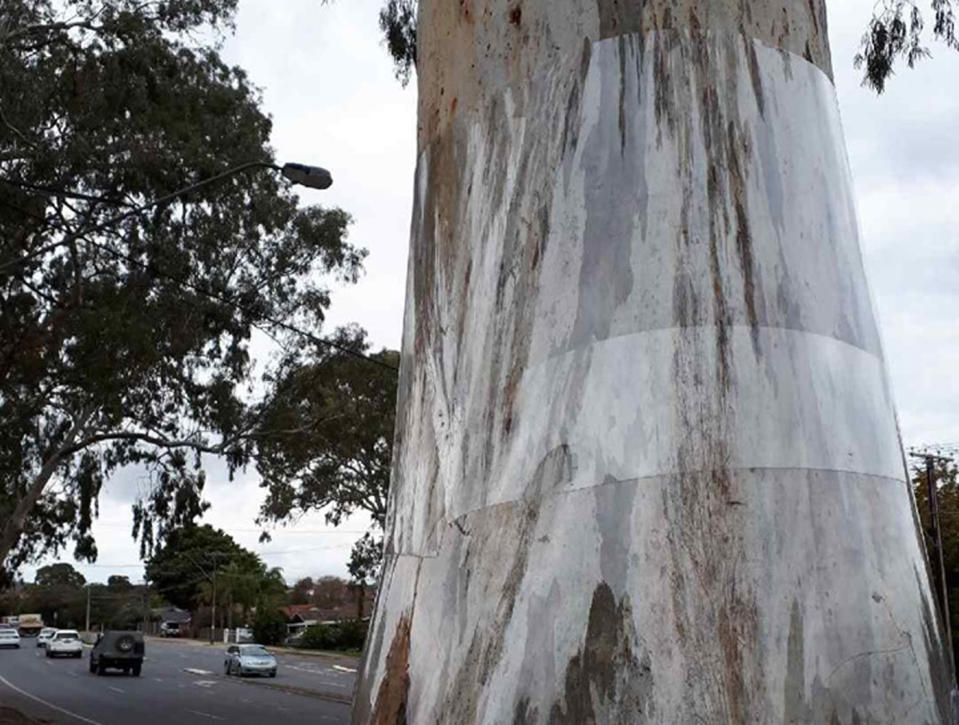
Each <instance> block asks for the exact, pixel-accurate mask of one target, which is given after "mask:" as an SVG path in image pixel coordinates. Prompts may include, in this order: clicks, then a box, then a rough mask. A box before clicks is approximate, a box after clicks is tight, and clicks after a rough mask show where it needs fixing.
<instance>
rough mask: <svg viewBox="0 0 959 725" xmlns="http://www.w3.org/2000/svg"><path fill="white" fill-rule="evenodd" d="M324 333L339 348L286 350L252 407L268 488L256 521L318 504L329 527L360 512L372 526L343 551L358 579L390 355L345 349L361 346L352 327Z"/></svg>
mask: <svg viewBox="0 0 959 725" xmlns="http://www.w3.org/2000/svg"><path fill="white" fill-rule="evenodd" d="M332 339H333V340H334V341H335V342H336V343H337V345H338V347H339V348H340V349H326V350H307V351H305V352H301V351H294V352H292V353H290V354H289V355H287V356H286V357H285V359H284V360H283V361H282V363H281V365H280V366H279V370H278V372H277V374H276V375H275V376H274V377H272V378H271V379H270V394H269V395H268V397H267V399H266V401H265V402H264V403H263V405H262V406H261V407H260V408H259V409H258V410H257V412H256V418H257V420H258V426H259V427H258V428H257V430H256V431H255V436H256V441H257V446H256V452H255V460H256V467H257V471H258V472H259V473H260V475H261V476H262V479H263V480H262V484H261V485H262V486H263V487H264V488H266V490H267V495H266V500H265V502H264V503H263V506H262V508H261V512H260V521H261V522H270V523H281V522H285V521H289V520H290V519H291V518H293V517H295V516H297V515H299V514H302V513H304V512H307V511H323V512H324V513H325V515H326V520H327V521H328V522H329V523H331V524H333V525H334V526H337V525H339V524H340V523H341V522H342V521H343V520H344V519H345V518H346V517H347V516H349V515H350V514H353V513H354V512H357V511H364V512H366V513H368V514H369V515H370V517H371V518H372V520H373V528H374V532H373V533H370V534H368V535H367V536H365V537H364V538H363V539H361V540H360V542H358V544H357V545H356V547H354V549H353V552H352V556H351V572H352V573H354V576H359V575H362V576H363V581H365V580H366V578H367V577H368V576H369V573H370V572H371V571H374V570H375V569H376V568H377V566H378V564H379V559H380V549H381V548H382V544H381V542H382V536H381V533H382V530H383V526H384V524H385V521H386V506H387V493H388V490H389V482H390V466H391V463H392V459H393V425H394V418H395V415H396V384H397V372H396V367H397V366H398V364H399V354H398V353H396V352H393V351H389V350H383V351H381V352H379V353H376V354H373V355H371V356H370V357H371V358H372V359H373V360H374V361H378V362H380V363H382V365H380V366H377V365H374V364H371V363H370V362H369V361H368V360H361V359H358V358H356V357H355V356H351V355H350V354H348V353H346V352H344V350H352V351H355V352H364V353H365V352H366V351H367V350H368V348H369V345H368V343H367V342H366V337H365V333H364V332H363V331H362V330H360V329H358V328H355V327H352V328H346V329H340V330H338V331H337V333H336V334H335V335H334V336H333V338H332ZM291 432H295V435H291V434H290V433H291ZM354 562H355V564H354Z"/></svg>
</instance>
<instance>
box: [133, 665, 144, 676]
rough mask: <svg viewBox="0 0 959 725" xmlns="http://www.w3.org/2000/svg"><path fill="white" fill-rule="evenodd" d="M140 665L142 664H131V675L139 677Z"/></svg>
mask: <svg viewBox="0 0 959 725" xmlns="http://www.w3.org/2000/svg"><path fill="white" fill-rule="evenodd" d="M142 666H143V665H133V676H134V677H139V676H140V668H141V667H142Z"/></svg>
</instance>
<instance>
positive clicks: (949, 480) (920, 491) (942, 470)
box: [912, 460, 959, 670]
mask: <svg viewBox="0 0 959 725" xmlns="http://www.w3.org/2000/svg"><path fill="white" fill-rule="evenodd" d="M912 473H913V478H912V482H913V487H914V490H915V494H916V506H917V507H918V509H919V519H920V521H921V522H922V532H923V536H924V538H925V544H926V555H927V556H928V557H929V571H930V572H931V573H932V580H933V586H934V587H935V589H936V591H938V590H939V588H940V578H939V562H938V560H937V559H936V558H935V555H934V552H935V551H936V549H935V543H936V542H935V539H934V538H933V536H932V533H933V530H932V517H931V515H930V512H929V488H928V486H927V484H926V467H925V464H922V465H916V466H914V467H913V469H912ZM933 477H934V480H935V484H936V488H937V490H938V497H939V526H940V529H941V532H940V534H941V536H942V558H943V564H944V566H945V570H946V589H947V593H948V595H949V617H950V619H951V621H952V623H953V627H952V652H953V656H954V657H955V656H956V654H957V652H959V468H957V467H956V464H955V463H949V462H947V461H943V460H939V461H937V462H936V464H935V466H934V468H933ZM956 665H957V670H959V658H957V660H956Z"/></svg>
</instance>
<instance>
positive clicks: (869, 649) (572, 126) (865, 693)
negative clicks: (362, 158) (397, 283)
mask: <svg viewBox="0 0 959 725" xmlns="http://www.w3.org/2000/svg"><path fill="white" fill-rule="evenodd" d="M420 7H421V10H420V25H419V27H420V33H421V36H420V38H421V45H420V55H419V57H420V68H419V72H420V98H421V100H420V145H419V149H420V157H419V165H418V170H417V178H416V204H415V210H414V220H413V231H412V248H411V254H410V268H409V269H410V272H409V291H408V297H407V308H406V329H405V338H404V345H403V354H404V358H403V364H402V376H401V384H400V391H401V392H400V407H399V418H398V426H397V430H398V434H397V452H396V459H395V467H394V480H393V491H392V500H391V513H390V519H389V532H388V538H387V552H386V563H385V568H384V572H383V577H382V582H381V588H380V592H379V595H378V600H377V607H376V614H375V621H374V626H373V628H372V631H371V635H370V642H369V645H368V649H367V652H366V657H365V662H364V665H363V669H362V674H361V681H360V684H359V687H358V690H357V697H356V705H355V712H354V716H353V722H354V723H355V724H356V725H361V724H362V725H365V724H366V723H375V724H376V725H398V724H399V723H409V725H473V724H474V723H484V724H488V725H494V724H495V725H501V724H504V723H512V724H514V725H520V724H522V725H532V724H534V723H536V724H544V725H545V724H550V725H555V724H558V723H569V724H570V725H584V724H585V723H597V724H607V723H608V724H616V725H620V724H621V725H627V724H628V725H641V724H642V723H650V724H652V723H657V724H659V723H662V724H664V725H686V724H693V723H703V724H706V723H708V724H709V725H726V724H736V725H739V724H742V723H756V724H757V725H770V724H773V723H797V724H798V723H824V724H825V723H829V724H831V725H832V724H836V723H839V724H842V725H849V724H851V723H871V724H873V725H894V724H895V725H902V724H903V723H930V724H933V723H935V724H944V723H946V722H949V713H948V710H949V695H950V689H951V665H950V664H949V662H948V660H947V658H946V656H945V653H944V644H943V641H942V638H941V635H940V629H939V624H938V620H937V615H936V613H935V604H934V600H933V596H932V593H931V590H930V586H929V581H928V577H927V574H926V569H925V565H924V559H923V552H922V550H921V544H920V540H919V538H918V535H917V528H916V522H915V518H914V513H913V511H914V508H913V505H912V501H911V494H910V490H909V487H908V483H907V479H906V474H905V467H904V463H903V458H902V455H901V447H900V441H899V436H898V430H897V425H896V417H895V413H894V408H893V403H892V399H891V397H890V392H889V385H888V382H887V378H886V373H885V369H884V363H883V357H882V348H881V344H880V338H879V333H878V330H877V326H876V322H875V319H874V315H873V310H872V306H871V302H870V296H869V291H868V288H867V284H866V280H865V277H864V271H863V264H862V259H861V256H860V251H859V239H858V229H857V220H856V213H855V208H854V207H855V205H854V201H853V195H852V185H851V182H850V176H849V169H848V165H847V159H846V153H845V149H844V145H843V139H842V129H841V125H840V121H839V114H838V108H837V102H836V95H835V91H834V88H833V84H832V80H831V66H830V60H829V49H828V40H827V35H826V15H825V8H824V4H823V0H768V1H767V2H762V1H760V0H756V1H753V2H749V1H748V0H646V2H641V1H640V0H525V1H523V2H520V0H512V1H511V2H507V1H506V0H472V1H471V0H462V1H461V2H454V1H453V0H421V5H420Z"/></svg>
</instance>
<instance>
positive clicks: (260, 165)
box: [0, 161, 333, 272]
mask: <svg viewBox="0 0 959 725" xmlns="http://www.w3.org/2000/svg"><path fill="white" fill-rule="evenodd" d="M250 169H271V170H273V171H279V172H280V173H281V174H282V175H283V176H284V177H285V178H286V179H288V180H289V181H292V182H293V183H294V184H298V185H300V186H305V187H308V188H310V189H320V190H323V189H329V188H330V187H331V186H332V185H333V176H332V175H331V174H330V172H329V171H327V170H326V169H323V168H320V167H319V166H308V165H306V164H293V163H289V164H284V165H283V166H278V165H276V164H271V163H267V162H264V161H251V162H249V163H246V164H241V165H240V166H235V167H234V168H232V169H228V170H227V171H224V172H223V173H220V174H217V175H215V176H211V177H209V178H208V179H203V180H202V181H198V182H196V183H195V184H191V185H190V186H185V187H183V188H182V189H177V190H176V191H173V192H170V193H169V194H166V195H164V196H161V197H160V198H158V199H154V200H153V201H150V202H147V203H146V204H144V205H143V206H138V207H134V208H133V209H130V210H129V211H126V212H124V213H123V214H119V215H117V216H115V217H111V218H110V219H107V220H106V221H104V222H101V223H100V224H97V225H96V226H94V227H92V228H90V229H86V230H84V231H83V232H79V233H77V234H70V235H67V236H66V237H65V238H63V239H61V240H60V241H58V242H55V243H53V244H49V245H47V246H45V247H41V248H40V249H37V250H34V251H33V252H31V253H30V254H26V255H24V256H23V257H19V258H17V259H13V260H10V261H8V262H5V263H3V264H0V272H4V271H6V270H7V269H9V268H10V267H16V266H19V265H21V264H23V263H24V262H28V261H29V260H31V259H33V258H34V257H39V256H42V255H44V254H46V253H47V252H49V251H51V250H53V249H56V248H57V247H61V246H63V245H64V244H69V243H70V242H73V241H76V240H78V239H80V238H81V237H84V236H87V235H90V234H97V233H98V232H102V231H105V230H107V229H109V228H110V227H113V226H116V225H117V224H119V223H120V222H123V221H126V220H127V219H129V218H130V217H134V216H137V215H138V214H142V213H143V212H145V211H149V210H150V209H153V208H154V207H157V206H160V205H161V204H165V203H166V202H168V201H173V200H174V199H177V198H179V197H181V196H185V195H187V194H190V193H192V192H194V191H196V190H197V189H201V188H203V187H205V186H209V185H210V184H214V183H216V182H217V181H223V180H224V179H228V178H230V177H231V176H236V175H237V174H240V173H242V172H244V171H249V170H250ZM0 182H2V183H4V184H9V185H10V186H16V187H19V188H21V189H30V190H33V191H39V192H41V193H45V194H49V195H51V196H56V195H58V194H65V195H67V196H72V197H81V198H89V199H94V198H95V197H89V196H86V195H82V194H75V193H73V192H64V191H62V190H58V189H52V188H50V187H41V186H36V185H32V184H26V183H22V182H18V181H14V180H12V179H3V178H0Z"/></svg>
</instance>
